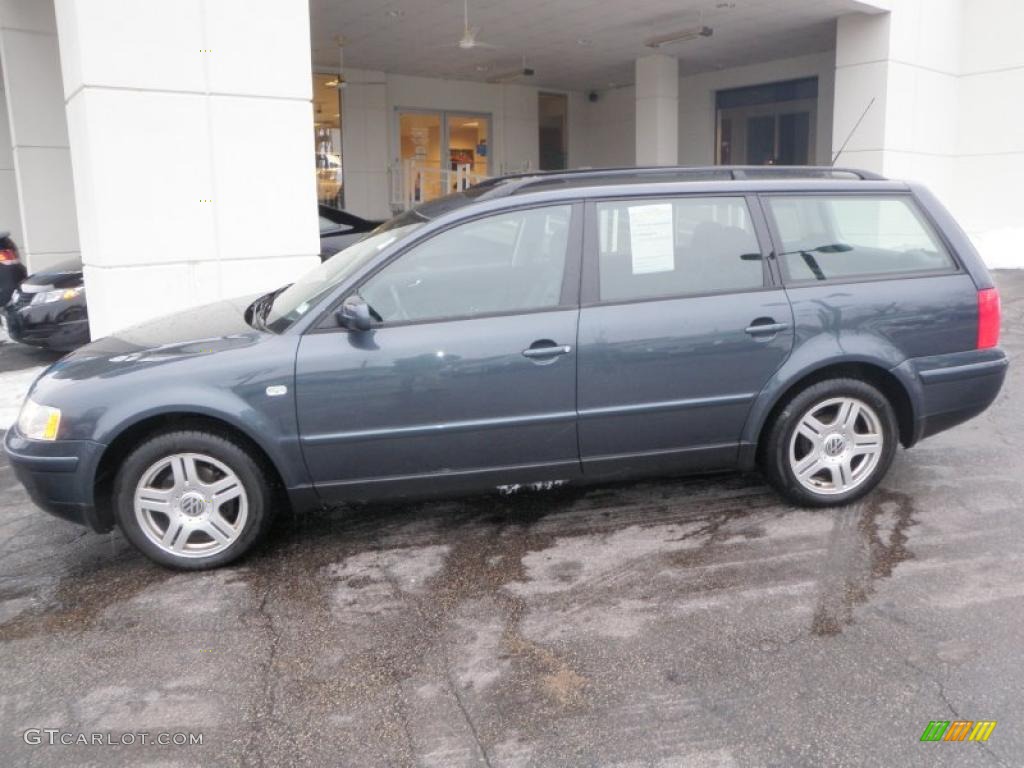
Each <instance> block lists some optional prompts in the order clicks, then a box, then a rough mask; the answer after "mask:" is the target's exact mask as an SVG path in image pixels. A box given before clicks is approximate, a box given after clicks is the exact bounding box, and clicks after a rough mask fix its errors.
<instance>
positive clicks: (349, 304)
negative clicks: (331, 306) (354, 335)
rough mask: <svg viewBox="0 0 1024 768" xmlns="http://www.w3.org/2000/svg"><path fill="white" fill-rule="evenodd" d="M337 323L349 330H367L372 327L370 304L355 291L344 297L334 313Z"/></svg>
mask: <svg viewBox="0 0 1024 768" xmlns="http://www.w3.org/2000/svg"><path fill="white" fill-rule="evenodd" d="M334 317H335V318H336V319H337V321H338V325H340V326H341V327H342V328H348V329H349V330H350V331H368V330H370V329H371V328H372V327H373V318H372V317H370V305H369V304H367V303H366V301H365V299H363V297H362V296H360V295H359V294H357V293H353V294H352V295H351V296H349V297H348V298H347V299H345V300H344V301H343V302H342V303H341V306H340V307H338V309H337V311H335V313H334Z"/></svg>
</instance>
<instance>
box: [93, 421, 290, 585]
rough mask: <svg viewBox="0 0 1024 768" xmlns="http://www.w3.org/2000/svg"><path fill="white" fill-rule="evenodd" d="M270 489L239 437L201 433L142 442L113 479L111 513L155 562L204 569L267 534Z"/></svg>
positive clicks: (237, 553) (237, 554)
mask: <svg viewBox="0 0 1024 768" xmlns="http://www.w3.org/2000/svg"><path fill="white" fill-rule="evenodd" d="M271 499H272V496H271V492H270V487H269V484H268V482H267V479H266V472H265V471H264V469H263V467H262V466H261V465H260V462H259V461H258V460H257V459H256V458H254V457H253V456H252V455H251V454H250V452H249V451H248V450H247V449H246V448H245V447H244V446H243V445H242V444H240V443H239V442H237V441H235V440H233V439H232V438H230V437H228V436H226V435H220V434H216V433H213V432H206V431H201V430H189V431H178V432H167V433H164V434H160V435H156V436H154V437H152V438H150V439H149V440H147V441H146V442H144V443H142V444H141V445H140V446H139V447H138V448H136V449H135V450H134V451H133V452H132V453H131V454H129V455H128V457H127V458H126V459H125V460H124V462H123V463H122V465H121V468H120V470H119V471H118V473H117V477H116V479H115V481H114V493H113V502H114V512H115V515H116V517H117V521H118V524H119V525H120V527H121V530H122V531H124V534H125V536H127V537H128V539H129V541H131V542H132V544H134V545H135V546H136V547H138V548H139V549H140V550H141V551H142V552H143V553H144V554H145V555H147V556H148V557H150V558H151V559H153V560H155V561H156V562H158V563H160V564H162V565H167V566H170V567H173V568H181V569H186V570H201V569H204V568H214V567H217V566H220V565H225V564H227V563H229V562H231V561H233V560H235V559H237V558H238V557H241V556H242V555H243V554H245V553H246V552H247V551H249V550H250V549H251V548H252V547H253V545H254V544H255V543H256V542H257V541H258V540H259V538H260V537H261V536H262V535H263V534H264V533H265V532H266V529H267V527H268V525H269V522H270V517H271V509H270V505H271Z"/></svg>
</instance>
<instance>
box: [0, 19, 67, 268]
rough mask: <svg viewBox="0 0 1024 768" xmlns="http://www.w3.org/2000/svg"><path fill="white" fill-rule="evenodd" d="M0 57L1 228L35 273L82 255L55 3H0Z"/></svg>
mask: <svg viewBox="0 0 1024 768" xmlns="http://www.w3.org/2000/svg"><path fill="white" fill-rule="evenodd" d="M0 59H2V66H3V80H4V95H5V97H6V98H5V101H6V104H5V106H4V112H6V114H5V115H3V117H4V122H5V123H6V124H5V125H4V127H3V128H2V129H0V134H2V135H0V216H2V217H3V221H0V227H3V228H5V229H9V230H10V231H11V232H12V234H13V235H14V240H15V242H16V243H17V244H18V247H19V248H20V249H21V254H22V258H23V259H24V260H25V262H26V266H27V267H28V270H29V271H30V272H36V271H39V270H40V269H43V268H45V267H47V266H50V265H51V264H54V263H56V262H59V261H64V260H67V259H74V258H78V255H79V254H78V225H77V222H76V219H75V198H74V190H73V186H72V180H71V153H70V150H69V149H68V132H67V122H66V120H65V118H64V97H63V92H62V90H61V71H60V54H59V52H58V46H57V28H56V24H55V22H54V15H53V2H52V0H0Z"/></svg>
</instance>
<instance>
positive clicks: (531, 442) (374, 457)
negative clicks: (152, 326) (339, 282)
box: [296, 205, 580, 500]
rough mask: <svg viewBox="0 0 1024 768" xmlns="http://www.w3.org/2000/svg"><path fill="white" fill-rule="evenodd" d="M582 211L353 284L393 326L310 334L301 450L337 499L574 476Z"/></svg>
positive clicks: (444, 235) (299, 381) (484, 231)
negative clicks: (357, 285) (575, 222)
mask: <svg viewBox="0 0 1024 768" xmlns="http://www.w3.org/2000/svg"><path fill="white" fill-rule="evenodd" d="M579 218H580V211H578V210H576V211H575V212H574V206H572V205H558V206H548V207H543V208H533V209H525V210H517V211H511V212H505V213H500V214H495V215H492V216H488V217H485V218H480V219H475V220H473V221H470V222H467V223H463V224H459V225H456V226H455V227H453V228H450V229H447V230H445V231H443V232H441V233H440V234H437V235H434V236H432V237H430V238H429V239H428V240H425V241H422V242H420V243H418V244H416V245H414V246H412V248H411V249H409V250H408V251H406V252H404V253H403V254H401V255H400V256H399V257H398V258H397V259H396V260H394V261H391V262H390V263H389V264H388V265H386V266H385V267H384V268H383V269H381V270H380V271H378V272H376V273H375V274H373V275H372V276H371V277H369V278H368V279H367V280H366V281H365V282H364V283H363V284H362V285H360V286H359V287H358V288H357V290H358V292H359V293H360V295H362V297H363V298H364V299H365V300H366V301H367V303H368V304H369V305H370V306H371V307H372V309H373V311H374V312H375V313H377V316H379V317H380V318H381V321H380V322H379V323H378V324H377V327H375V328H374V329H373V330H371V331H368V332H364V333H359V332H348V331H344V330H341V329H336V330H330V331H323V330H321V331H317V332H313V333H308V334H306V335H305V336H304V337H303V339H302V342H301V345H300V348H299V354H298V360H297V370H296V386H297V402H298V415H299V428H300V433H301V440H302V448H303V452H304V455H305V458H306V462H307V465H308V467H309V470H310V473H311V475H312V478H313V481H314V483H315V485H316V487H317V489H318V490H319V491H320V493H321V495H322V496H323V497H324V498H326V499H328V500H337V499H354V498H371V497H377V496H385V495H401V494H403V493H406V492H408V493H414V494H421V493H424V492H429V491H435V490H436V491H438V492H451V491H453V490H460V489H483V488H486V487H488V486H493V485H505V484H514V483H530V482H537V481H550V480H571V479H573V478H576V477H578V476H579V474H580V469H579V454H578V447H577V440H576V330H577V321H578V317H579V308H578V284H579V271H578V270H579V250H580V245H579V241H580V236H579V233H578V230H579V226H578V225H577V226H576V227H575V228H574V227H573V220H574V219H575V220H576V221H578V220H579Z"/></svg>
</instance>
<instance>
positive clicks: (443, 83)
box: [0, 0, 1024, 337]
mask: <svg viewBox="0 0 1024 768" xmlns="http://www.w3.org/2000/svg"><path fill="white" fill-rule="evenodd" d="M469 9H470V18H469V19H466V18H464V13H465V10H464V7H463V4H462V3H460V2H457V1H455V0H418V1H417V2H412V1H411V0H395V2H391V3H380V2H376V1H375V0H346V2H340V1H339V0H180V2H175V3H167V2H159V1H158V0H153V2H138V0H0V67H2V70H3V90H4V98H3V99H2V100H0V110H3V112H4V114H3V115H2V116H0V117H2V119H0V126H2V128H0V229H7V230H9V231H10V232H11V233H12V236H13V237H14V238H15V240H16V242H18V243H19V245H20V246H21V247H22V251H23V255H24V256H25V258H26V260H27V262H28V266H29V269H30V271H37V270H39V269H41V268H44V267H47V266H49V265H51V264H54V263H58V262H61V261H64V260H67V259H78V258H80V259H81V260H82V262H83V264H84V265H85V276H86V285H87V292H88V296H89V309H90V321H91V324H92V330H93V335H94V337H97V336H101V335H104V334H106V333H109V332H112V331H114V330H118V329H120V328H124V327H126V326H129V325H131V324H134V323H136V322H139V321H141V320H145V319H148V318H151V317H156V316H159V315H162V314H165V313H168V312H171V311H175V310H179V309H182V308H187V307H190V306H195V305H199V304H203V303H207V302H209V301H213V300H216V299H218V298H221V297H228V296H234V295H241V294H245V293H252V292H256V291H262V290H269V289H271V288H273V287H276V286H279V285H281V284H284V283H288V282H292V281H293V280H294V279H295V277H296V275H298V274H301V272H303V271H304V270H306V269H308V268H310V267H312V266H314V265H315V264H316V263H318V260H317V253H318V250H319V248H318V230H317V216H316V203H317V201H318V200H319V201H320V202H324V203H328V204H334V205H343V206H344V207H345V208H346V209H348V210H350V211H352V212H353V213H356V214H359V215H363V216H366V217H370V218H383V217H386V216H388V215H390V214H392V213H393V212H395V211H397V210H400V209H402V208H404V207H407V206H409V205H412V204H415V203H416V202H417V201H420V200H424V199H429V198H431V197H433V196H436V195H439V194H444V193H446V192H448V191H451V190H452V189H456V188H459V187H460V186H465V185H466V184H471V183H473V182H475V181H477V180H479V179H481V178H485V177H487V176H491V175H496V174H503V173H512V172H524V171H532V170H538V169H555V168H576V167H598V166H629V165H634V164H637V165H673V164H680V165H711V164H716V163H734V164H765V163H776V164H829V163H832V162H835V163H836V164H839V165H844V166H855V167H860V168H865V169H867V170H873V171H878V172H881V173H883V174H885V175H886V176H890V177H893V178H903V179H911V180H916V181H921V182H924V183H926V184H928V185H929V186H930V187H931V188H932V189H933V190H934V191H935V192H936V193H937V194H938V195H939V197H940V198H941V199H942V200H943V201H944V202H945V203H946V204H947V205H948V206H949V207H950V208H951V209H952V211H953V213H954V214H955V215H956V216H957V218H958V219H959V221H960V222H961V223H962V225H963V226H964V228H965V229H966V230H967V232H968V234H969V235H970V236H971V238H972V240H973V241H974V242H975V244H976V245H977V247H978V248H979V250H980V251H981V253H982V255H983V257H984V258H985V260H986V262H987V263H988V264H989V265H990V266H993V267H1021V266H1024V254H1022V253H1021V252H1020V250H1019V249H1018V248H1016V247H1015V245H1016V243H1018V242H1019V241H1020V240H1021V238H1022V236H1024V214H1022V213H1021V212H1020V210H1019V209H1018V207H1017V205H1016V198H1017V195H1016V194H1015V188H1014V186H1013V184H1014V181H1015V180H1016V179H1017V178H1018V176H1019V174H1018V173H1017V171H1024V131H1021V130H1020V129H1019V127H1018V126H1019V124H1018V122H1017V118H1018V117H1021V116H1022V112H1024V106H1021V104H1022V102H1021V100H1020V99H1019V98H1017V94H1019V93H1022V92H1024V48H1022V47H1021V46H1020V45H1018V38H1019V35H1020V33H1021V31H1022V30H1024V4H1022V3H1019V2H1016V1H1015V0H872V1H870V2H869V1H867V0H736V1H735V2H714V1H710V2H687V1H678V0H675V1H673V2H669V0H646V1H645V2H639V3H634V4H631V5H628V6H627V5H623V4H600V3H596V2H594V0H563V1H562V2H558V3H550V2H542V0H517V2H516V3H508V2H500V3H499V2H494V0H478V2H471V3H470V4H469ZM478 25H479V26H480V28H481V29H480V31H479V32H477V31H474V28H475V27H476V26H478ZM471 32H472V35H470V33H471ZM467 35H469V38H468V43H467ZM477 35H479V36H480V39H479V40H477V39H476V38H477ZM663 38H670V39H669V40H668V41H663ZM491 41H493V43H494V44H495V45H498V46H500V47H495V48H491V47H490V45H491V44H492V43H491ZM480 43H483V44H480Z"/></svg>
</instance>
